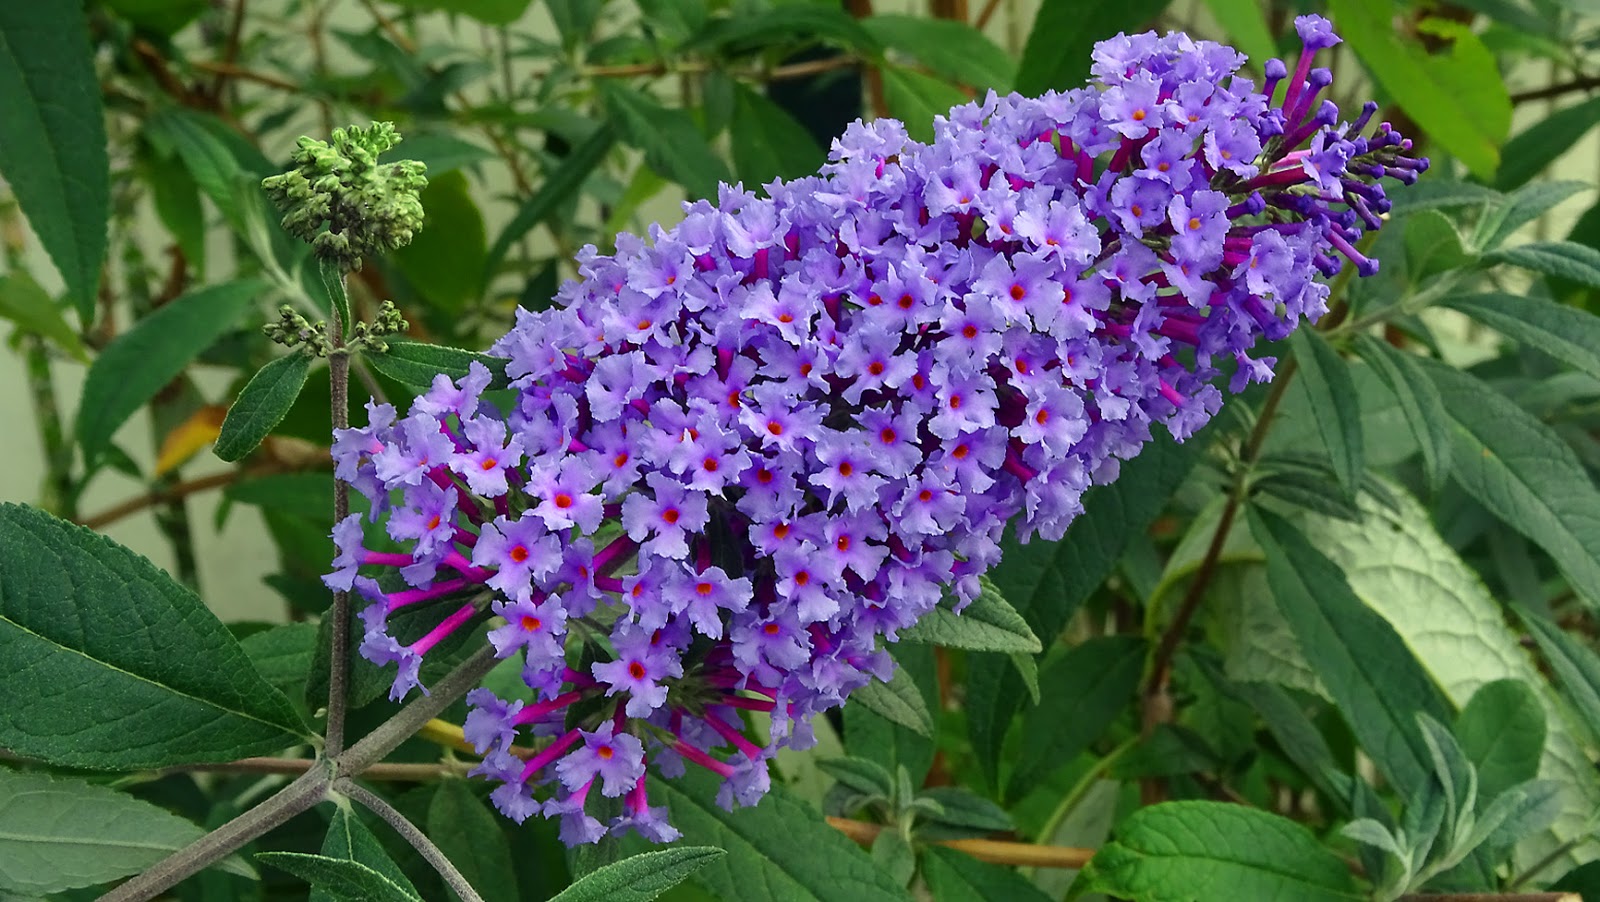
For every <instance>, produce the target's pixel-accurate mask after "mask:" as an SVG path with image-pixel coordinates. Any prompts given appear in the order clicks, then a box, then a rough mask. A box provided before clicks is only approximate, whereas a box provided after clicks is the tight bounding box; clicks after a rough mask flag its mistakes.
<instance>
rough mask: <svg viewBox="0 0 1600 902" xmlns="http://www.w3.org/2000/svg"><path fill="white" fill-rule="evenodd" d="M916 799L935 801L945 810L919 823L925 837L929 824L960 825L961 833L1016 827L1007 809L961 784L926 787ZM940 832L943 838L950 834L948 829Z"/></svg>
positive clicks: (999, 830)
mask: <svg viewBox="0 0 1600 902" xmlns="http://www.w3.org/2000/svg"><path fill="white" fill-rule="evenodd" d="M917 798H919V799H928V800H929V801H932V802H936V803H938V805H939V807H940V809H942V810H941V811H940V813H938V814H933V815H928V816H927V820H926V821H924V822H922V823H919V824H918V831H919V833H920V834H922V835H924V836H926V834H927V832H928V828H929V827H934V828H938V827H951V828H957V831H958V832H959V833H962V834H970V833H998V832H1001V831H1003V830H1014V829H1016V826H1017V825H1016V824H1015V823H1014V822H1012V820H1011V815H1009V814H1007V813H1006V810H1005V809H1004V808H1001V807H1000V806H999V805H997V804H995V803H994V802H991V801H989V800H988V799H986V798H984V797H983V796H980V795H978V794H977V793H975V792H973V791H972V790H970V789H966V788H963V787H960V786H935V787H933V788H931V789H927V790H924V791H923V792H922V794H921V795H919V796H917ZM930 822H931V823H930ZM938 832H939V833H940V836H941V837H942V836H944V835H946V834H948V833H951V831H949V830H940V831H938Z"/></svg>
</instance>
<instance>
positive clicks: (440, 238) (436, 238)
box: [390, 172, 488, 314]
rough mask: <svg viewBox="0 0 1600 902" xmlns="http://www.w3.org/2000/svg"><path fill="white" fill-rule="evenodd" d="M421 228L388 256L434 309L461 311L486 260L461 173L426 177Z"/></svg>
mask: <svg viewBox="0 0 1600 902" xmlns="http://www.w3.org/2000/svg"><path fill="white" fill-rule="evenodd" d="M422 208H423V209H424V210H426V211H427V219H426V220H425V221H424V222H423V225H422V231H420V232H418V233H417V236H416V237H415V238H413V239H412V240H411V243H410V244H408V245H406V246H405V247H402V248H400V249H399V250H397V251H395V252H394V253H393V254H391V255H390V259H391V260H393V261H394V265H395V266H396V267H397V268H399V270H400V272H401V273H403V274H404V275H405V277H406V280H407V281H409V282H410V283H411V284H412V286H413V287H415V288H416V289H417V291H418V292H419V293H420V294H421V295H422V296H423V297H424V298H427V299H428V300H429V301H431V302H432V303H433V304H434V305H435V306H436V307H438V308H439V309H441V310H443V311H445V312H447V313H452V314H456V313H460V311H461V310H462V309H463V308H465V307H466V306H467V304H468V303H469V302H471V301H472V300H474V299H476V298H477V297H478V278H477V276H478V274H479V273H481V272H483V271H484V263H485V262H486V260H487V259H488V258H487V256H486V255H487V253H488V251H487V249H486V245H487V242H488V239H487V238H486V237H485V236H484V230H483V214H482V213H479V212H478V205H477V204H476V203H474V202H473V200H472V193H471V191H469V190H468V188H467V177H466V176H464V175H462V174H461V173H459V172H447V173H444V174H443V175H439V176H435V175H433V174H432V173H429V175H428V187H427V188H426V189H424V190H423V192H422Z"/></svg>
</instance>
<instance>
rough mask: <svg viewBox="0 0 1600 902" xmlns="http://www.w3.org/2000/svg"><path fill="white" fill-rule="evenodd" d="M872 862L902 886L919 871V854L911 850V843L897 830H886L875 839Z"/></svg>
mask: <svg viewBox="0 0 1600 902" xmlns="http://www.w3.org/2000/svg"><path fill="white" fill-rule="evenodd" d="M872 863H873V864H875V865H877V866H878V870H880V871H882V872H884V873H885V874H888V875H889V879H890V880H893V881H894V882H895V883H898V884H900V885H901V886H905V885H906V884H908V883H910V882H911V878H912V876H914V875H915V874H916V873H917V855H916V853H915V852H913V851H911V843H909V842H906V838H905V837H904V836H901V835H900V833H899V832H898V831H895V830H884V831H882V832H881V833H879V834H878V836H877V838H875V839H873V841H872Z"/></svg>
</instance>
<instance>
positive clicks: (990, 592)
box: [900, 576, 1044, 654]
mask: <svg viewBox="0 0 1600 902" xmlns="http://www.w3.org/2000/svg"><path fill="white" fill-rule="evenodd" d="M978 581H979V583H980V584H981V585H982V586H983V588H982V591H981V592H979V594H978V597H977V598H975V599H973V600H972V603H971V604H969V605H967V606H966V607H965V608H962V609H961V613H959V614H957V613H956V612H955V611H954V610H952V609H950V608H948V607H945V606H944V605H940V606H939V607H937V608H934V609H933V610H931V611H929V612H928V613H926V614H924V615H922V619H921V620H918V621H917V622H916V624H915V625H913V626H912V627H911V628H910V629H907V630H901V632H900V641H902V642H921V643H924V644H927V645H943V646H945V647H947V648H965V649H967V650H969V651H1002V652H1025V653H1028V654H1036V653H1038V652H1040V651H1042V650H1043V649H1044V646H1043V645H1041V644H1040V642H1039V637H1038V636H1035V635H1034V634H1033V630H1032V629H1030V628H1029V627H1028V621H1027V620H1024V619H1023V617H1022V615H1021V614H1019V613H1017V609H1016V608H1013V607H1012V606H1011V605H1009V604H1007V603H1006V600H1005V598H1003V597H1002V596H1001V595H1000V590H999V589H998V588H996V587H995V584H994V583H993V582H991V581H990V580H989V578H988V577H986V576H980V577H979V578H978Z"/></svg>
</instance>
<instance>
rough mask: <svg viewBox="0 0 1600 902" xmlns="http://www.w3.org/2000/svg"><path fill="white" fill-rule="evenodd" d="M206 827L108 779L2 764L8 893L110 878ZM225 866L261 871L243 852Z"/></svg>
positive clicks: (246, 872)
mask: <svg viewBox="0 0 1600 902" xmlns="http://www.w3.org/2000/svg"><path fill="white" fill-rule="evenodd" d="M204 835H205V831H204V830H201V829H200V828H199V827H198V826H196V825H194V824H192V823H190V822H189V821H186V820H184V819H183V818H181V817H178V816H177V815H175V814H173V813H172V812H170V811H167V810H166V809H163V808H159V807H157V806H155V805H152V804H150V803H149V802H146V801H144V800H142V799H136V798H134V797H133V796H130V795H127V794H125V793H120V792H117V791H116V790H114V789H112V788H110V787H108V786H96V785H94V784H91V783H86V782H84V781H82V780H73V779H64V778H59V779H58V778H54V777H51V776H49V775H48V774H39V773H19V772H15V771H8V770H0V893H3V892H16V893H28V894H37V895H45V894H48V893H58V892H61V891H62V890H67V889H72V888H74V887H80V886H93V885H95V884H97V883H105V882H107V881H110V880H115V879H117V878H118V877H126V876H128V875H129V874H136V873H138V872H139V871H142V870H144V869H145V868H147V867H149V866H150V865H152V864H155V863H156V862H157V861H160V860H161V859H163V858H165V857H167V856H168V855H170V854H172V853H173V852H176V851H177V850H179V849H181V848H183V847H184V846H187V845H188V844H189V843H191V842H194V841H195V840H197V839H199V838H200V837H201V836H204ZM217 867H219V868H221V869H223V870H225V871H228V872H229V873H232V874H237V875H239V876H241V877H254V876H255V871H254V869H252V868H251V867H250V866H249V865H247V864H245V863H244V862H243V861H241V860H239V859H238V858H227V859H224V860H223V861H221V862H219V863H218V865H217Z"/></svg>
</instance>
